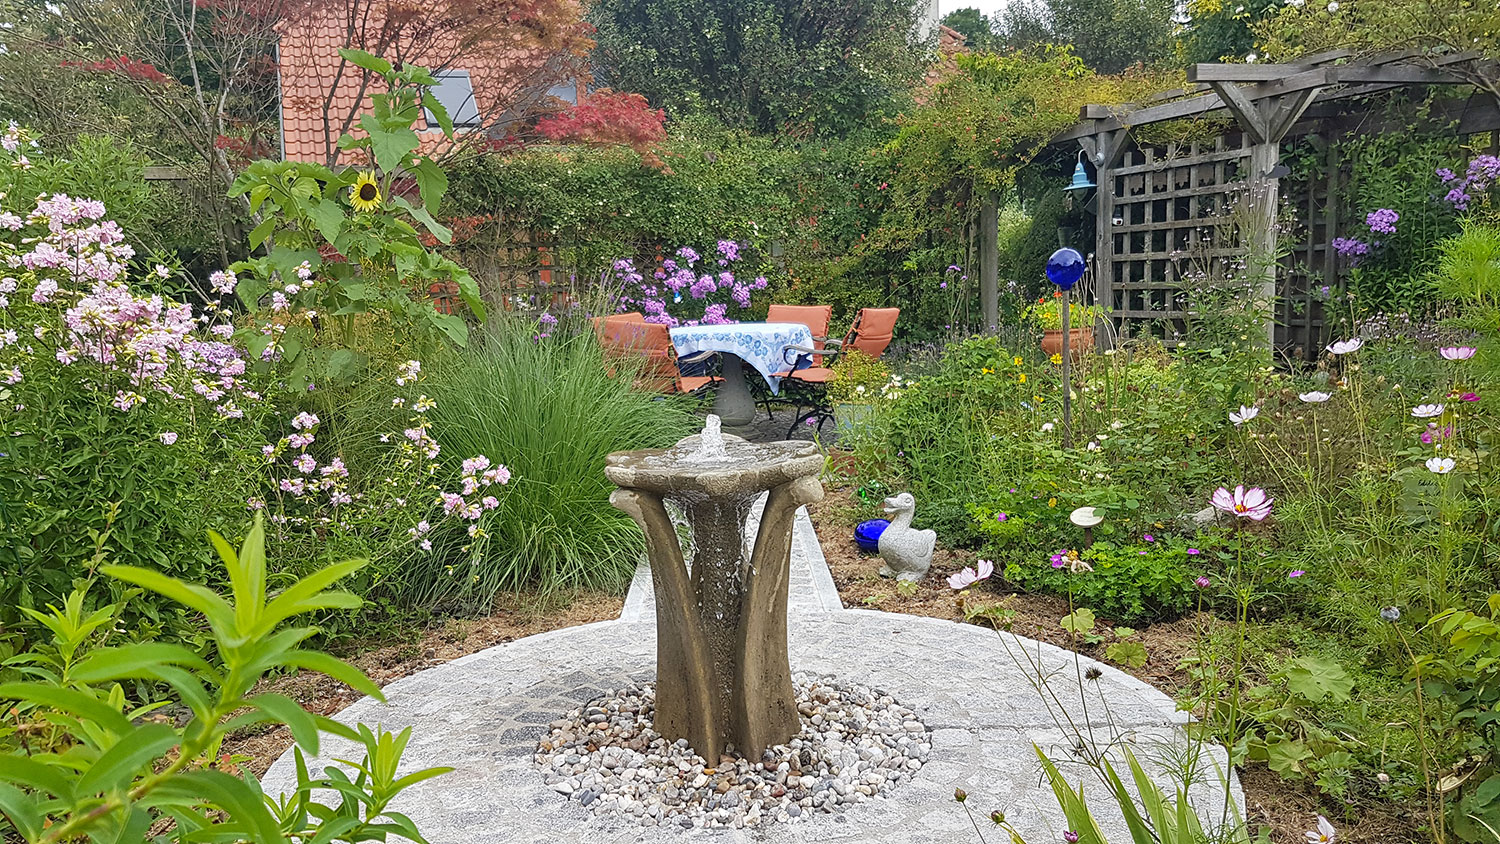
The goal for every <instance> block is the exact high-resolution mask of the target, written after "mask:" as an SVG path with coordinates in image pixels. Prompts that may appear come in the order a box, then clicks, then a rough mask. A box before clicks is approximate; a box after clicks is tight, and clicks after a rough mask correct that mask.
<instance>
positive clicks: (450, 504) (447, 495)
mask: <svg viewBox="0 0 1500 844" xmlns="http://www.w3.org/2000/svg"><path fill="white" fill-rule="evenodd" d="M439 500H440V501H442V504H443V512H445V513H447V514H448V515H450V516H451V515H453V514H454V513H457V512H458V511H459V510H461V509H462V508H463V506H464V497H463V496H462V495H459V494H458V493H456V492H444V493H441V494H440V496H439Z"/></svg>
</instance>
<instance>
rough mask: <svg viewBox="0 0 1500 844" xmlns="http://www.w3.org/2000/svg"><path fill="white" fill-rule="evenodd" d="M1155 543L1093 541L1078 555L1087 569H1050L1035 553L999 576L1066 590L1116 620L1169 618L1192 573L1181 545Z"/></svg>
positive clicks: (1186, 597)
mask: <svg viewBox="0 0 1500 844" xmlns="http://www.w3.org/2000/svg"><path fill="white" fill-rule="evenodd" d="M1156 545H1157V543H1152V544H1147V545H1127V546H1124V547H1116V546H1115V545H1114V543H1110V542H1096V543H1094V545H1093V546H1092V547H1090V548H1087V549H1084V550H1083V551H1081V552H1079V554H1078V556H1079V558H1080V559H1081V560H1082V561H1083V562H1084V563H1087V564H1088V565H1089V566H1091V567H1092V568H1093V570H1092V571H1086V572H1081V573H1075V572H1072V571H1070V570H1069V568H1068V567H1067V566H1063V567H1061V568H1053V566H1052V565H1051V564H1050V563H1049V562H1048V560H1047V557H1046V556H1045V555H1044V554H1039V555H1037V556H1034V557H1032V558H1031V559H1020V560H1015V561H1013V562H1011V563H1009V564H1008V565H1007V566H1006V567H1005V579H1006V580H1007V581H1009V582H1010V583H1012V584H1015V585H1016V586H1017V587H1019V588H1022V589H1025V590H1027V591H1033V592H1050V593H1052V594H1057V595H1071V596H1072V599H1073V601H1074V602H1075V603H1076V604H1078V605H1079V606H1086V607H1090V608H1091V609H1093V611H1094V612H1097V613H1099V614H1101V615H1104V616H1107V617H1109V618H1112V619H1116V620H1119V621H1124V622H1129V623H1139V622H1146V621H1160V620H1163V619H1170V618H1175V617H1177V616H1179V615H1181V614H1182V613H1184V612H1186V611H1187V609H1188V608H1189V607H1190V606H1191V605H1192V593H1191V589H1192V580H1193V577H1194V576H1195V573H1194V572H1193V571H1191V570H1190V569H1189V568H1188V567H1187V554H1186V553H1185V551H1184V550H1183V549H1181V548H1176V549H1169V548H1158V547H1156ZM1142 552H1145V553H1142ZM986 553H990V549H988V548H987V549H986ZM994 553H997V554H998V553H999V552H998V551H996V552H994Z"/></svg>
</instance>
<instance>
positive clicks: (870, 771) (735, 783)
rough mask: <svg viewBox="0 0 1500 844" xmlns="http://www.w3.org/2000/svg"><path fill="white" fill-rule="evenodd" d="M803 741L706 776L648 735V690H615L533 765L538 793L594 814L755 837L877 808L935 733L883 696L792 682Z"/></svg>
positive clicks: (674, 746)
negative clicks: (539, 780) (770, 828)
mask: <svg viewBox="0 0 1500 844" xmlns="http://www.w3.org/2000/svg"><path fill="white" fill-rule="evenodd" d="M793 681H794V682H795V684H796V687H797V709H798V712H799V713H800V714H801V716H802V732H801V733H800V734H798V735H797V736H796V737H794V738H793V739H792V740H791V741H790V742H788V743H787V744H786V745H777V746H776V747H773V748H770V749H768V750H767V751H766V752H765V754H764V755H763V756H762V757H761V758H760V759H758V760H749V759H742V758H737V757H731V756H725V757H723V758H721V759H719V760H718V761H717V763H716V764H712V765H710V764H709V763H708V762H707V760H705V759H703V758H702V757H701V756H698V755H697V754H696V753H694V752H693V751H692V749H691V748H689V747H688V744H687V741H686V740H685V739H683V740H678V741H676V742H671V741H668V740H667V739H666V738H665V737H663V736H660V735H658V734H657V733H656V731H655V730H653V729H652V728H651V716H652V713H653V710H654V706H655V690H654V688H653V687H652V686H651V685H649V684H648V685H645V686H642V687H635V688H628V689H623V690H619V691H612V692H610V693H608V694H606V695H604V696H603V697H600V698H596V699H594V700H591V701H589V702H588V703H587V704H585V705H584V706H581V707H579V708H578V709H575V710H573V711H572V712H570V713H569V714H568V715H567V716H566V717H564V718H562V719H560V720H557V721H554V722H552V724H551V725H550V726H551V732H550V733H548V734H547V735H546V736H545V737H544V738H542V740H541V741H540V742H539V743H538V745H537V751H536V756H535V761H536V763H537V765H538V766H539V767H540V768H541V772H542V776H543V779H544V780H545V782H546V784H547V786H548V787H549V788H551V789H552V790H553V791H555V792H557V793H558V794H560V795H563V796H564V797H566V798H567V799H569V800H572V801H576V802H577V803H578V804H579V805H581V806H584V807H586V808H587V809H588V810H589V811H591V812H593V813H594V814H595V815H598V816H601V817H615V818H620V819H625V820H631V819H633V820H635V821H636V822H638V823H640V824H641V825H642V826H657V825H676V826H680V827H683V828H694V827H707V828H714V827H734V828H745V827H757V826H764V825H766V824H768V823H772V822H787V821H796V820H799V819H801V818H806V817H810V816H812V815H814V814H817V813H833V812H841V811H844V810H845V809H848V808H850V807H853V806H856V805H857V804H859V803H863V802H866V801H869V800H873V799H875V798H878V797H885V796H887V795H889V794H890V793H891V791H892V790H893V789H894V788H895V787H896V786H898V785H900V784H901V783H903V782H906V781H908V780H910V779H911V778H912V777H913V776H915V775H916V774H917V772H918V771H920V770H921V768H922V765H923V763H924V762H926V761H927V758H928V755H929V754H930V753H931V752H932V734H931V732H930V731H929V730H928V728H927V726H926V725H925V724H924V723H922V721H921V720H920V718H919V717H918V716H917V714H916V712H914V711H913V710H911V709H909V708H907V707H905V706H903V705H901V704H900V703H898V702H897V701H896V700H894V699H893V698H892V697H891V696H890V695H889V694H887V693H885V692H883V691H881V690H879V689H871V688H869V687H867V686H862V685H858V684H854V683H842V682H838V681H836V680H833V679H831V678H824V677H810V676H808V675H803V674H797V675H794V677H793Z"/></svg>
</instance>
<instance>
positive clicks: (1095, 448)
mask: <svg viewBox="0 0 1500 844" xmlns="http://www.w3.org/2000/svg"><path fill="white" fill-rule="evenodd" d="M1085 448H1087V449H1088V450H1089V451H1098V450H1099V444H1098V443H1096V442H1094V441H1093V440H1089V444H1088V445H1087V446H1085Z"/></svg>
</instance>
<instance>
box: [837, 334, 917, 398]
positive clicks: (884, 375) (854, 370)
mask: <svg viewBox="0 0 1500 844" xmlns="http://www.w3.org/2000/svg"><path fill="white" fill-rule="evenodd" d="M893 386H895V387H899V386H900V382H899V381H898V382H895V384H894V385H893V384H892V382H891V369H890V367H888V366H886V365H885V364H884V363H881V362H880V361H879V360H877V359H875V358H872V357H870V356H869V355H867V354H865V353H864V352H861V351H860V350H859V349H854V348H851V349H849V350H847V351H844V352H840V353H839V356H838V359H837V360H836V361H834V364H833V376H832V377H831V378H829V379H828V400H829V401H831V402H847V403H852V404H869V405H873V404H876V403H879V402H881V401H883V400H886V399H888V398H889V397H890V391H891V389H892V388H893Z"/></svg>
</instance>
